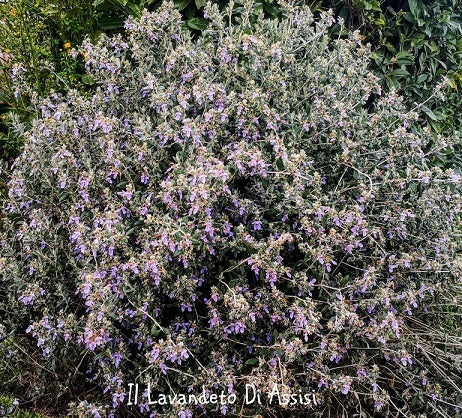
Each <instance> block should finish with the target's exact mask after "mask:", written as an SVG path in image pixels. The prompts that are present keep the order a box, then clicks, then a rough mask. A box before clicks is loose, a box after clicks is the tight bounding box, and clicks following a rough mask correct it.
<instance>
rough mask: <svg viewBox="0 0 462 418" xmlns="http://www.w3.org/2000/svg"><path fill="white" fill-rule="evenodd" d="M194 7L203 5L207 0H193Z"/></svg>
mask: <svg viewBox="0 0 462 418" xmlns="http://www.w3.org/2000/svg"><path fill="white" fill-rule="evenodd" d="M194 2H195V3H196V7H197V8H198V9H200V8H201V7H204V6H205V5H206V4H207V0H195V1H194Z"/></svg>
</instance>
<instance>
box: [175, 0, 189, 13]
mask: <svg viewBox="0 0 462 418" xmlns="http://www.w3.org/2000/svg"><path fill="white" fill-rule="evenodd" d="M191 2H192V0H177V1H175V6H176V7H178V10H179V11H180V12H181V11H182V10H184V9H186V7H188V5H189V3H191Z"/></svg>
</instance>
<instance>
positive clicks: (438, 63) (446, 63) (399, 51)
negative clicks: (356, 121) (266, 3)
mask: <svg viewBox="0 0 462 418" xmlns="http://www.w3.org/2000/svg"><path fill="white" fill-rule="evenodd" d="M323 5H324V6H325V7H327V6H332V7H334V9H335V10H336V13H338V14H339V15H340V16H342V17H344V18H345V19H346V21H347V22H348V23H349V25H348V26H349V27H355V28H358V27H360V28H361V32H362V33H363V34H364V36H365V42H371V43H372V45H373V46H374V53H373V54H372V58H373V60H374V64H375V66H374V70H375V71H377V72H378V74H379V76H380V77H381V78H382V79H383V80H384V83H385V85H386V86H387V87H388V88H391V87H395V88H397V89H399V90H400V91H402V93H403V95H404V97H405V98H406V100H407V101H408V103H409V106H412V105H413V103H415V102H417V103H421V102H423V101H427V100H428V101H427V102H426V105H425V106H423V107H422V110H423V113H422V117H423V118H424V120H426V121H427V122H428V123H429V124H430V126H431V128H432V129H433V130H435V131H436V132H441V131H442V130H443V131H451V130H452V129H454V128H456V129H458V128H459V127H460V125H459V124H458V115H459V114H460V113H461V112H462V95H461V93H460V90H461V89H462V9H461V5H460V2H459V1H457V0H436V1H418V0H411V1H380V2H379V1H378V0H346V1H345V0H342V1H340V0H332V1H325V2H323ZM442 76H446V77H448V78H449V83H450V86H451V89H450V90H449V91H448V92H447V94H446V97H445V98H444V100H441V99H440V100H436V99H435V98H433V97H432V98H431V99H429V98H430V97H431V95H432V91H433V88H434V86H435V84H436V83H438V82H439V81H440V80H441V77H442Z"/></svg>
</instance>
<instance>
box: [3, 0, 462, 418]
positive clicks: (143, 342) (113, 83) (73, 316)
mask: <svg viewBox="0 0 462 418" xmlns="http://www.w3.org/2000/svg"><path fill="white" fill-rule="evenodd" d="M283 8H284V13H283V18H282V20H281V21H280V22H278V21H274V20H265V19H263V17H262V15H261V13H260V12H258V11H257V9H256V8H255V7H254V4H253V2H252V1H247V2H245V4H244V6H243V9H242V13H241V15H240V17H239V21H238V23H237V24H236V25H232V26H231V25H228V23H227V22H228V18H227V17H226V18H225V17H224V16H223V15H222V14H221V13H220V12H219V11H218V8H217V7H216V6H212V5H208V6H207V7H206V16H207V18H208V19H209V20H210V24H209V27H208V29H207V30H206V31H204V33H203V34H202V35H201V36H200V37H199V38H198V39H196V40H192V39H191V36H190V34H189V33H188V32H187V31H185V30H184V29H183V28H182V27H181V19H180V15H179V13H178V11H177V10H176V9H175V7H174V6H173V4H172V3H169V2H165V3H163V4H162V6H161V7H160V8H159V9H158V10H157V11H156V12H155V13H152V14H151V13H148V12H144V14H143V16H142V17H141V19H140V20H134V19H129V20H128V21H127V22H126V34H125V35H123V36H122V35H117V36H113V37H106V36H103V37H102V38H101V39H100V41H99V42H98V44H97V45H93V44H92V43H90V42H89V41H87V42H85V43H84V45H83V46H82V50H81V52H82V55H83V57H84V59H85V63H86V67H87V71H88V72H89V74H90V75H91V77H92V78H93V79H94V80H96V83H97V87H96V88H95V91H94V93H93V94H92V95H91V96H82V95H80V94H78V93H77V92H75V91H69V92H68V93H67V95H66V96H63V97H62V96H59V95H54V96H51V97H49V98H47V99H46V100H43V101H42V102H40V103H38V104H37V112H38V115H37V117H36V119H35V120H34V122H33V125H32V128H31V129H30V130H28V131H27V132H24V133H23V135H24V137H25V140H26V142H27V147H26V148H25V152H24V154H23V155H22V156H21V157H20V158H19V160H18V161H17V163H16V166H15V171H14V173H13V175H12V178H11V181H10V183H9V198H8V199H7V201H6V202H5V206H4V219H3V230H2V234H3V235H2V239H1V246H0V267H1V268H0V272H1V273H0V279H1V281H0V292H1V293H2V295H3V294H5V298H4V299H2V301H1V302H0V314H1V315H2V321H3V322H4V323H5V326H6V327H7V328H11V329H13V330H15V332H17V333H19V334H21V333H24V332H25V331H27V335H28V336H29V338H30V339H32V343H31V344H30V346H29V347H28V350H30V352H36V351H39V352H41V354H42V355H40V356H35V358H37V360H36V361H37V362H39V361H41V362H43V364H44V365H45V366H46V368H48V369H52V370H53V371H54V372H55V373H56V374H57V376H61V378H62V380H63V381H66V382H68V387H72V382H70V383H69V375H71V376H72V377H71V379H83V378H85V379H86V380H87V381H88V384H89V385H92V387H95V386H96V387H97V388H100V398H99V401H98V402H96V403H92V404H88V403H82V404H80V405H79V406H76V408H77V409H79V410H81V411H87V412H81V414H89V416H103V415H105V414H106V415H110V414H114V413H115V414H117V413H118V412H117V411H119V413H122V412H121V411H123V410H124V408H127V406H126V400H127V391H128V387H127V385H128V383H129V382H135V381H137V382H140V383H143V384H147V383H150V384H151V386H152V387H155V390H156V391H157V392H158V393H185V391H187V392H188V393H201V392H202V388H207V390H210V391H217V392H219V391H220V390H223V391H225V392H226V393H227V394H235V395H236V396H237V397H240V396H242V394H243V393H244V391H245V385H246V384H252V385H255V387H257V388H258V390H259V391H260V392H261V393H266V392H268V391H271V390H272V389H271V388H273V387H274V384H277V385H279V387H280V391H281V396H282V394H285V395H287V396H289V398H290V397H291V396H296V395H297V394H299V393H300V391H304V392H309V393H311V392H312V391H313V392H315V393H316V399H317V402H316V403H310V404H309V405H305V404H302V403H297V404H296V405H291V406H289V405H284V404H282V405H280V404H277V403H275V402H270V400H269V399H267V398H265V397H263V396H262V398H261V400H262V402H261V404H253V405H244V406H243V405H242V403H241V402H239V403H236V404H234V405H226V407H223V405H218V406H217V405H213V404H207V405H202V406H200V405H199V406H197V405H196V406H191V407H190V409H186V408H185V407H184V406H183V405H177V404H173V405H152V404H151V405H149V403H148V402H147V400H146V398H145V396H144V395H143V394H141V393H140V394H139V396H140V403H139V405H138V406H136V407H137V408H139V410H140V413H152V414H153V415H152V416H157V415H154V414H155V413H157V414H161V415H162V414H165V415H166V416H175V415H177V414H178V416H192V414H194V413H195V412H197V413H199V412H200V411H202V412H203V410H204V409H205V410H206V409H209V412H211V411H215V413H216V414H228V415H232V414H235V413H238V412H239V411H244V410H246V411H247V413H248V415H249V414H259V413H260V414H261V413H263V414H270V412H271V413H274V414H277V413H279V412H281V411H282V410H287V409H288V408H289V409H290V413H291V414H292V415H291V416H306V415H307V414H308V413H310V414H313V416H315V414H319V416H323V414H325V411H326V410H327V409H328V408H330V409H331V410H332V413H333V414H336V413H337V412H335V411H336V408H343V409H344V410H347V411H349V412H351V413H353V411H355V410H358V411H359V410H361V411H363V412H364V411H369V413H370V414H371V415H373V414H374V413H375V414H380V413H387V411H388V412H389V411H397V410H400V408H401V407H402V405H403V404H408V403H410V402H411V401H412V402H414V404H418V405H419V408H421V410H422V411H424V410H426V411H427V412H428V413H432V411H433V412H434V411H437V410H447V411H453V409H452V408H453V407H455V406H457V405H456V404H457V402H460V398H459V399H458V398H457V390H456V389H455V387H456V386H457V385H458V384H460V376H461V375H462V374H459V373H458V371H459V372H460V361H459V363H458V362H457V358H458V357H457V349H460V339H459V340H457V339H454V338H452V337H451V336H450V335H446V334H447V330H446V331H445V330H444V329H443V328H442V325H443V324H444V323H446V315H447V310H445V309H444V305H445V304H451V301H455V304H457V303H459V305H460V294H461V293H460V283H461V278H462V262H461V259H460V255H459V256H458V255H457V246H456V233H457V228H458V227H460V211H461V195H460V189H461V183H462V179H461V176H460V174H458V173H457V172H456V171H454V170H446V171H445V170H442V169H440V168H438V167H435V166H433V165H432V164H431V161H432V160H433V157H434V155H435V153H437V152H438V150H439V149H441V148H442V147H447V146H448V145H450V144H451V141H452V139H451V138H441V137H438V136H432V135H430V134H429V133H428V132H425V131H423V130H421V129H420V128H419V127H417V126H415V125H414V124H413V121H415V120H416V113H415V112H408V111H406V109H405V107H404V105H403V103H402V100H401V99H400V97H398V96H397V95H396V94H395V93H393V92H389V93H386V94H385V93H383V92H382V91H381V89H380V86H379V83H378V80H377V78H376V77H375V76H374V75H373V74H371V73H370V72H369V71H368V70H367V66H368V60H369V56H370V51H369V49H368V47H367V46H364V45H362V44H361V37H360V35H359V33H356V32H355V33H351V35H350V36H349V38H348V39H343V40H342V39H338V40H332V39H330V37H329V35H328V28H329V26H330V25H332V23H333V17H332V15H331V14H329V13H325V14H323V15H322V16H321V18H320V19H319V20H318V21H316V22H314V19H313V16H312V14H311V12H310V10H309V9H308V8H307V7H298V6H293V5H291V4H286V5H284V6H283ZM340 24H341V22H340ZM457 292H458V293H457ZM457 341H459V342H458V344H459V345H457V343H456V342H457ZM83 353H84V354H83ZM67 357H68V359H67V361H65V359H66V358H67ZM443 360H444V361H443ZM34 361H35V360H34ZM66 367H67V368H66ZM70 370H72V372H70ZM40 372H41V370H40V369H39V370H37V373H40ZM457 379H459V380H457ZM63 387H64V385H63ZM443 393H444V399H443ZM297 396H298V395H297ZM341 405H343V406H341ZM194 408H198V409H197V410H195V409H194ZM91 411H93V412H91ZM202 412H201V413H202ZM281 413H282V412H281ZM451 413H452V412H448V414H451ZM116 416H118V415H116Z"/></svg>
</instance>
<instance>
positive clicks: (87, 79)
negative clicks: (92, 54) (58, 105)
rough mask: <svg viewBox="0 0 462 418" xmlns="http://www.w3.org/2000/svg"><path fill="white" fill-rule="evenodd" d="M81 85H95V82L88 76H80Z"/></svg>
mask: <svg viewBox="0 0 462 418" xmlns="http://www.w3.org/2000/svg"><path fill="white" fill-rule="evenodd" d="M82 83H84V84H87V85H89V86H92V85H93V84H95V80H93V78H92V77H91V76H89V75H88V74H84V75H83V76H82Z"/></svg>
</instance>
